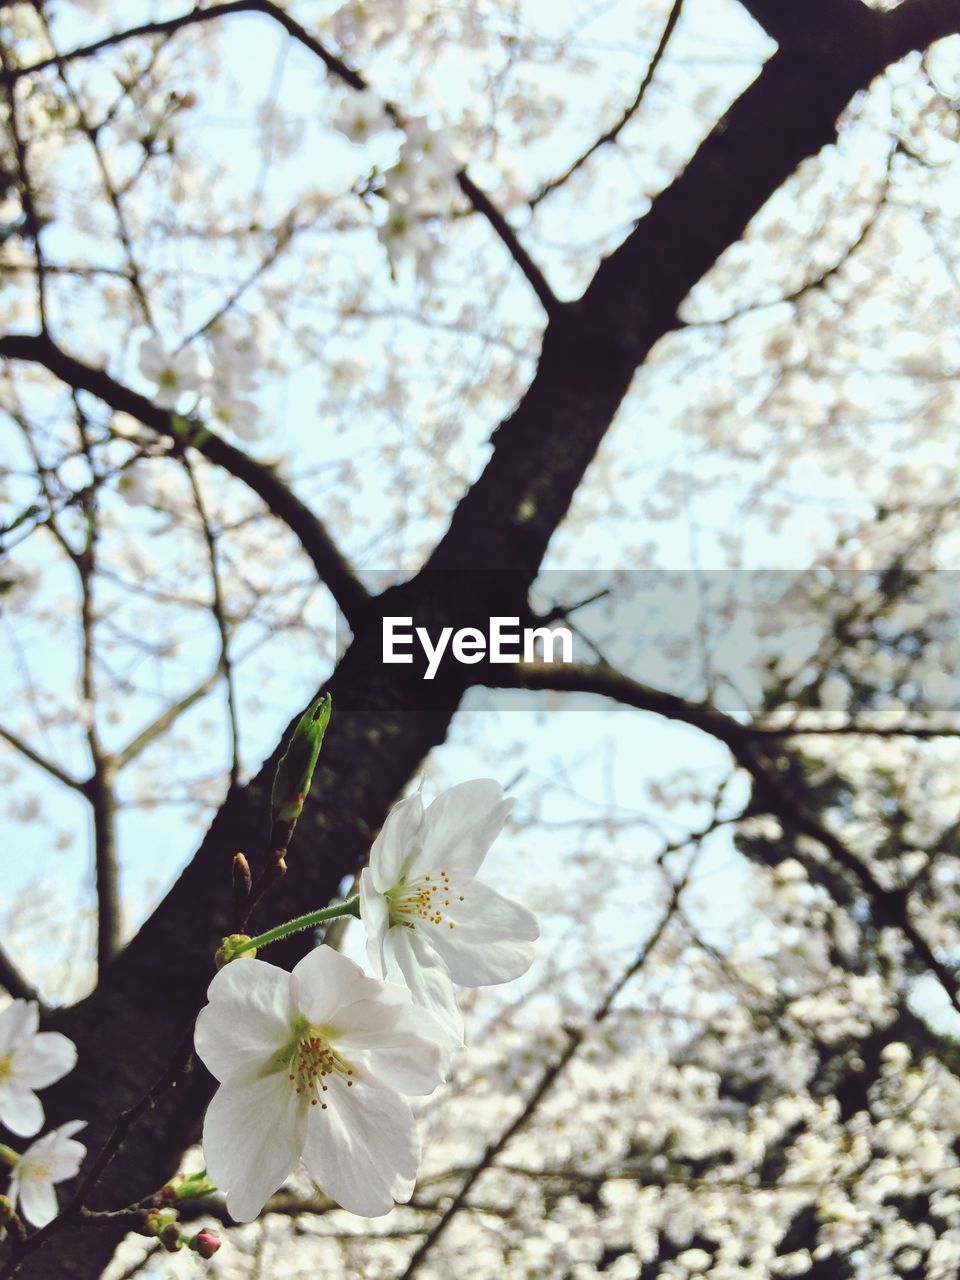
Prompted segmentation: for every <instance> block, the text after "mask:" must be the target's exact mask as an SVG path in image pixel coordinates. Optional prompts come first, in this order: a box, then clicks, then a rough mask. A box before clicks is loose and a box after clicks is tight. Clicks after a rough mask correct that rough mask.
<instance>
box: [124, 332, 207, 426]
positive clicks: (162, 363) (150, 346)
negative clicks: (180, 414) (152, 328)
mask: <svg viewBox="0 0 960 1280" xmlns="http://www.w3.org/2000/svg"><path fill="white" fill-rule="evenodd" d="M138 368H139V370H140V372H141V374H143V376H144V377H145V378H146V379H147V381H148V382H152V383H154V384H155V385H156V388H157V390H156V392H155V393H154V396H153V400H154V403H155V404H157V405H159V406H160V408H161V409H175V408H176V407H177V405H178V404H179V403H180V399H181V397H182V396H183V394H184V392H187V391H199V390H200V388H201V387H202V386H203V382H204V378H203V374H202V372H201V370H200V361H199V359H198V358H197V353H196V352H195V351H194V350H193V349H192V348H191V347H184V348H183V349H182V350H180V351H178V352H176V353H175V354H173V355H170V354H168V352H167V351H166V349H165V347H164V345H163V343H162V342H161V341H160V339H159V338H157V337H155V336H154V335H153V334H151V335H149V336H148V337H146V338H144V340H143V342H142V343H141V344H140V356H139V361H138Z"/></svg>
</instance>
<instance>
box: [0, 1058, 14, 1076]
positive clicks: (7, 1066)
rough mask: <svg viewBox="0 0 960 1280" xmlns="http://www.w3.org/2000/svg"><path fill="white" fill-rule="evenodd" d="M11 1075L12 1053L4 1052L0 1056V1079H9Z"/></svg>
mask: <svg viewBox="0 0 960 1280" xmlns="http://www.w3.org/2000/svg"><path fill="white" fill-rule="evenodd" d="M12 1075H13V1054H12V1053H6V1054H4V1056H3V1057H2V1058H0V1081H2V1080H7V1079H9V1077H10V1076H12Z"/></svg>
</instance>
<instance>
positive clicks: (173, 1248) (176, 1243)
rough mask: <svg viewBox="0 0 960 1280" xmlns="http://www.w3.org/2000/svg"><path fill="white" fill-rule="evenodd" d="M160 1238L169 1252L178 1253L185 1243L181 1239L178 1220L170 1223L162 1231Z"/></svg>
mask: <svg viewBox="0 0 960 1280" xmlns="http://www.w3.org/2000/svg"><path fill="white" fill-rule="evenodd" d="M158 1239H159V1241H160V1243H161V1244H162V1245H163V1247H164V1249H166V1251H167V1253H178V1252H179V1251H180V1249H181V1247H182V1245H183V1241H182V1240H181V1239H180V1227H179V1226H178V1225H177V1223H176V1222H170V1223H168V1224H167V1225H166V1226H165V1227H164V1228H163V1230H162V1231H161V1232H160V1235H159V1236H158Z"/></svg>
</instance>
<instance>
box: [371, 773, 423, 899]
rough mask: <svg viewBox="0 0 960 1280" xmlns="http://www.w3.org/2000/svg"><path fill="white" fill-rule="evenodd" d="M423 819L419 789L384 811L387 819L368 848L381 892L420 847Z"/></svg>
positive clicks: (375, 886)
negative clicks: (371, 846) (386, 812)
mask: <svg viewBox="0 0 960 1280" xmlns="http://www.w3.org/2000/svg"><path fill="white" fill-rule="evenodd" d="M422 823H423V801H422V800H421V799H420V793H419V792H417V793H416V795H412V796H408V797H407V798H406V800H401V801H400V803H399V804H397V805H394V807H393V808H392V809H391V810H390V812H389V813H388V814H387V820H386V822H384V824H383V827H382V828H381V830H380V834H379V835H378V836H377V838H376V840H374V842H373V848H372V849H371V850H370V874H371V876H372V877H373V884H374V888H376V889H377V890H379V892H380V893H386V892H387V890H388V889H392V888H393V886H394V885H395V884H396V883H397V881H398V880H399V879H400V877H401V876H402V875H403V873H404V871H405V870H406V867H407V863H408V862H409V861H410V858H411V856H412V855H413V854H414V853H415V852H416V851H417V850H418V849H419V847H420V839H421V835H422V832H421V826H422Z"/></svg>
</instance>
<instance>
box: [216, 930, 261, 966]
mask: <svg viewBox="0 0 960 1280" xmlns="http://www.w3.org/2000/svg"><path fill="white" fill-rule="evenodd" d="M249 941H250V935H249V934H248V933H231V934H230V937H229V938H221V940H220V945H219V947H217V950H216V953H215V955H214V957H213V960H214V964H216V966H217V969H218V970H219V969H222V968H223V966H224V965H225V964H229V963H230V961H231V960H235V959H236V958H237V956H250V957H251V958H252V957H253V956H255V955H256V954H257V949H256V947H250V948H249V950H246V951H245V950H243V944H244V943H245V942H249Z"/></svg>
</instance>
